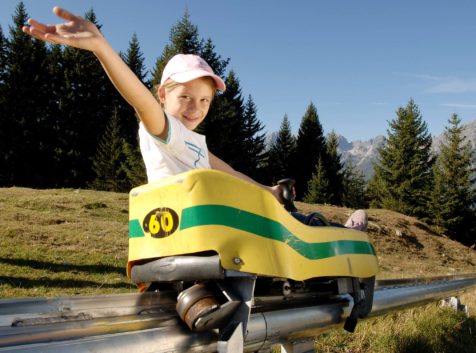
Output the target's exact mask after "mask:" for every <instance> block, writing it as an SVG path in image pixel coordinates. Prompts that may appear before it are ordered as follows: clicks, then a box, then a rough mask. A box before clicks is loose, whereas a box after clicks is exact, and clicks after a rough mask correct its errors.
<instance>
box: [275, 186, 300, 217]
mask: <svg viewBox="0 0 476 353" xmlns="http://www.w3.org/2000/svg"><path fill="white" fill-rule="evenodd" d="M295 183H296V181H295V180H294V179H290V178H286V179H281V180H279V181H278V185H280V186H281V188H282V190H283V194H282V197H283V200H284V208H285V209H286V211H288V212H297V208H296V206H294V202H293V201H294V192H293V186H294V184H295Z"/></svg>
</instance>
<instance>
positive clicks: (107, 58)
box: [23, 7, 166, 136]
mask: <svg viewBox="0 0 476 353" xmlns="http://www.w3.org/2000/svg"><path fill="white" fill-rule="evenodd" d="M53 12H54V13H55V14H56V15H57V16H58V17H60V18H62V19H64V20H66V21H67V22H65V23H60V24H57V25H45V24H42V23H40V22H38V21H35V20H33V19H29V20H28V24H29V26H25V27H23V31H24V32H25V33H27V34H29V35H31V36H33V37H35V38H38V39H41V40H43V41H46V42H50V43H55V44H65V45H69V46H72V47H75V48H80V49H86V50H89V51H92V52H93V53H94V54H95V55H96V57H97V58H98V59H99V61H100V62H101V65H102V66H103V68H104V70H105V71H106V73H107V75H108V76H109V78H110V79H111V81H112V83H113V84H114V86H115V87H116V89H117V90H118V91H119V93H120V94H121V95H122V96H123V97H124V99H125V100H126V101H127V102H128V103H129V104H130V105H131V106H132V107H134V109H135V110H136V112H137V114H138V115H139V118H140V119H141V120H142V122H143V123H144V125H145V127H146V128H147V130H148V131H149V132H150V133H151V134H154V135H158V136H162V135H163V134H165V131H166V129H165V127H166V119H165V117H164V113H163V111H162V107H161V106H160V104H159V102H157V100H156V99H155V97H154V96H153V95H152V93H150V91H149V90H148V89H147V87H145V86H144V85H143V84H142V82H141V81H140V80H139V79H138V78H137V77H136V76H135V75H134V73H133V72H132V71H131V70H130V68H129V67H128V66H127V65H126V63H125V62H124V61H123V60H122V59H121V57H120V56H119V55H118V54H117V53H116V51H115V50H114V49H113V48H112V47H111V45H110V44H109V43H108V42H107V40H106V39H105V38H104V37H103V35H102V34H101V32H100V31H99V29H98V28H97V27H96V26H95V25H94V24H93V23H91V22H89V21H87V20H85V19H83V18H82V17H79V16H76V15H74V14H72V13H71V12H69V11H66V10H64V9H62V8H60V7H54V8H53Z"/></svg>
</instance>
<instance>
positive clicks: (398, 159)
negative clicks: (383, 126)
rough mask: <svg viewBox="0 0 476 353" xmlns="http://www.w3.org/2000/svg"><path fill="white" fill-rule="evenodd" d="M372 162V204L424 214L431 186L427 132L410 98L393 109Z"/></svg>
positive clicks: (413, 214) (411, 214)
mask: <svg viewBox="0 0 476 353" xmlns="http://www.w3.org/2000/svg"><path fill="white" fill-rule="evenodd" d="M387 132H388V137H387V138H386V139H385V141H384V145H383V146H382V147H381V148H380V150H379V156H378V159H377V162H376V163H375V164H374V176H373V180H372V181H371V183H370V184H369V185H370V186H371V187H372V191H371V194H372V195H373V197H374V199H373V200H372V205H373V206H374V207H382V208H386V209H391V210H394V211H397V212H401V213H404V214H406V215H410V216H416V217H419V218H422V217H425V216H426V214H427V211H428V210H427V203H428V198H429V194H430V190H431V188H432V180H433V176H432V166H433V163H434V158H433V157H432V156H431V150H430V149H431V142H432V139H431V135H430V134H429V133H428V129H427V125H426V123H425V122H424V121H423V119H422V116H421V114H420V111H419V109H418V107H417V105H416V104H415V102H414V101H413V100H410V101H409V102H408V104H407V105H406V107H400V108H399V109H398V110H397V117H396V118H395V119H394V120H392V121H391V122H390V128H389V130H387Z"/></svg>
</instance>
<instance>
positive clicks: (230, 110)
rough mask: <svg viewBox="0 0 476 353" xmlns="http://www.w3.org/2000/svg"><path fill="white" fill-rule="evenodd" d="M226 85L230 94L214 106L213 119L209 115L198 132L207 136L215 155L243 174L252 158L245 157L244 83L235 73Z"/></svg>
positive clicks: (227, 93) (225, 93)
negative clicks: (242, 91) (242, 87)
mask: <svg viewBox="0 0 476 353" xmlns="http://www.w3.org/2000/svg"><path fill="white" fill-rule="evenodd" d="M225 84H226V87H227V88H226V91H225V92H223V93H222V94H221V95H220V97H219V99H217V101H216V102H214V103H213V105H214V106H213V109H212V112H213V115H212V116H210V113H209V115H207V118H206V119H205V120H204V121H203V122H202V124H201V126H200V129H198V131H200V132H201V133H203V134H205V135H206V136H207V144H208V148H209V150H210V151H212V153H213V154H215V155H216V156H218V157H219V158H221V159H223V160H224V161H226V162H227V163H228V164H229V165H231V166H232V167H233V168H235V169H237V170H240V171H241V170H243V169H244V168H245V165H246V160H247V158H248V156H247V155H245V153H244V152H245V145H244V141H245V126H244V104H243V96H242V94H241V87H240V81H239V80H238V78H237V77H236V75H235V72H234V71H233V70H232V71H230V72H229V74H228V76H227V78H226V80H225ZM217 98H218V97H217Z"/></svg>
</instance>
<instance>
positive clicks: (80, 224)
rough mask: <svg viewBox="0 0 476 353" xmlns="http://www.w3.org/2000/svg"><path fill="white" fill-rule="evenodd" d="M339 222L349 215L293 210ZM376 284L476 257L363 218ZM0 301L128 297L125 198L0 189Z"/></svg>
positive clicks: (471, 267)
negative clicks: (373, 255)
mask: <svg viewBox="0 0 476 353" xmlns="http://www.w3.org/2000/svg"><path fill="white" fill-rule="evenodd" d="M297 206H298V208H299V209H300V210H301V211H303V212H311V211H320V212H322V213H323V214H324V215H325V216H326V217H328V218H329V219H331V220H333V221H337V222H341V223H342V222H344V221H345V220H346V218H347V216H348V215H349V214H350V213H351V210H349V209H345V208H338V207H333V206H328V205H308V204H304V203H297ZM369 219H370V223H369V234H370V236H371V239H372V241H373V243H374V245H375V248H376V250H377V253H378V258H379V263H380V267H381V273H380V275H379V277H380V278H390V277H392V278H402V277H413V276H426V275H448V274H457V273H467V272H475V269H476V251H474V250H473V249H469V248H467V247H464V246H462V245H461V244H459V243H456V242H454V241H451V240H449V239H447V238H444V237H441V236H438V235H436V234H434V233H432V232H431V230H430V229H429V228H428V226H426V225H425V224H424V223H422V222H419V221H417V220H416V219H414V218H412V217H407V216H403V215H401V214H398V213H395V212H391V211H386V210H377V209H372V210H369ZM0 224H1V228H0V239H2V240H1V243H2V246H1V247H0V297H11V296H40V295H47V296H49V295H75V294H96V293H118V292H130V291H134V290H135V287H134V286H133V285H132V284H131V283H130V282H129V281H128V279H127V278H126V275H125V266H126V263H127V242H128V195H127V194H117V193H108V192H97V191H91V190H73V189H59V190H32V189H27V188H3V189H0Z"/></svg>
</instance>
